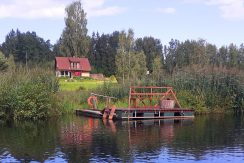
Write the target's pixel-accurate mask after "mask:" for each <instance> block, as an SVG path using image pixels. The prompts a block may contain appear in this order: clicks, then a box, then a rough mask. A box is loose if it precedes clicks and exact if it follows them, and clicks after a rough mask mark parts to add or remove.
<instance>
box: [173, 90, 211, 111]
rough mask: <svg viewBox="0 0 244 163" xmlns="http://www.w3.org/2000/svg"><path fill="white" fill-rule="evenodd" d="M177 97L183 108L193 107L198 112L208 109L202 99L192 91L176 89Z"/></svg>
mask: <svg viewBox="0 0 244 163" xmlns="http://www.w3.org/2000/svg"><path fill="white" fill-rule="evenodd" d="M177 98H178V100H179V102H180V104H181V107H183V108H193V109H194V110H195V111H196V112H199V113H203V112H207V111H208V110H207V107H206V105H205V103H204V99H202V97H201V96H199V95H196V93H194V92H191V91H186V90H182V91H177Z"/></svg>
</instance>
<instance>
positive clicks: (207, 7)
mask: <svg viewBox="0 0 244 163" xmlns="http://www.w3.org/2000/svg"><path fill="white" fill-rule="evenodd" d="M71 2H72V0H41V1H40V0H1V1H0V43H2V42H4V40H5V36H6V35H7V34H8V33H9V31H10V30H11V29H14V30H15V29H17V28H18V29H19V30H20V31H21V32H26V31H35V32H36V33H37V35H38V36H40V37H42V38H44V39H45V40H48V39H49V40H50V41H51V43H55V42H56V41H57V40H58V38H59V37H60V35H61V33H62V30H63V29H64V17H65V12H64V8H65V6H67V5H68V4H70V3H71ZM82 3H83V7H84V10H85V12H87V19H88V25H87V28H88V30H89V31H88V34H89V35H91V33H92V32H97V31H98V32H99V33H100V34H101V33H106V34H107V33H112V32H113V31H115V30H119V31H120V30H127V29H128V28H132V29H133V30H134V32H135V37H144V36H153V37H155V38H158V39H160V40H161V42H162V44H167V43H168V42H169V41H170V40H171V38H174V39H178V40H180V41H184V40H186V39H199V38H202V39H205V40H207V41H208V42H210V43H213V44H216V45H217V46H218V47H220V46H221V45H229V44H230V43H234V44H236V45H238V46H239V45H240V44H241V43H244V0H82Z"/></svg>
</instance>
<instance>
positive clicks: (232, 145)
mask: <svg viewBox="0 0 244 163" xmlns="http://www.w3.org/2000/svg"><path fill="white" fill-rule="evenodd" d="M0 162H172V163H177V162H187V163H191V162H200V163H205V162H214V163H225V162H231V163H235V162H237V163H238V162H240V163H241V162H242V163H243V162H244V117H236V116H233V115H218V116H217V115H214V116H199V117H196V118H195V119H193V120H181V121H179V120H178V121H177V120H156V121H138V122H127V121H124V122H120V121H117V122H109V121H102V120H100V119H91V118H85V117H78V116H66V117H63V118H60V119H59V120H52V121H49V122H39V123H31V122H24V123H23V122H22V123H3V122H0Z"/></svg>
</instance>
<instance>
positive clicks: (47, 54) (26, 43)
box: [1, 29, 54, 65]
mask: <svg viewBox="0 0 244 163" xmlns="http://www.w3.org/2000/svg"><path fill="white" fill-rule="evenodd" d="M1 49H2V50H3V53H4V54H5V55H6V57H9V56H10V55H11V54H12V55H13V56H14V60H15V62H16V63H22V64H27V63H28V65H36V64H38V63H42V64H43V63H46V62H47V61H51V60H53V59H54V56H53V53H52V51H51V49H52V45H51V44H50V41H49V40H47V41H45V40H44V39H43V38H41V37H39V36H37V34H36V33H35V32H29V31H27V32H26V33H21V32H20V31H19V30H18V29H17V31H16V32H15V31H13V30H11V31H10V33H9V34H8V35H7V36H6V39H5V42H3V44H2V48H1ZM42 64H41V65H42Z"/></svg>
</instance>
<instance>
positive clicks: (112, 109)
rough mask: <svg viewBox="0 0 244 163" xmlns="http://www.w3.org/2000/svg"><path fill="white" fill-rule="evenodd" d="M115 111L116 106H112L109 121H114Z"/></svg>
mask: <svg viewBox="0 0 244 163" xmlns="http://www.w3.org/2000/svg"><path fill="white" fill-rule="evenodd" d="M115 109H116V107H115V106H112V108H111V110H110V114H109V117H108V119H109V120H112V119H113V116H114V112H115Z"/></svg>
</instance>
